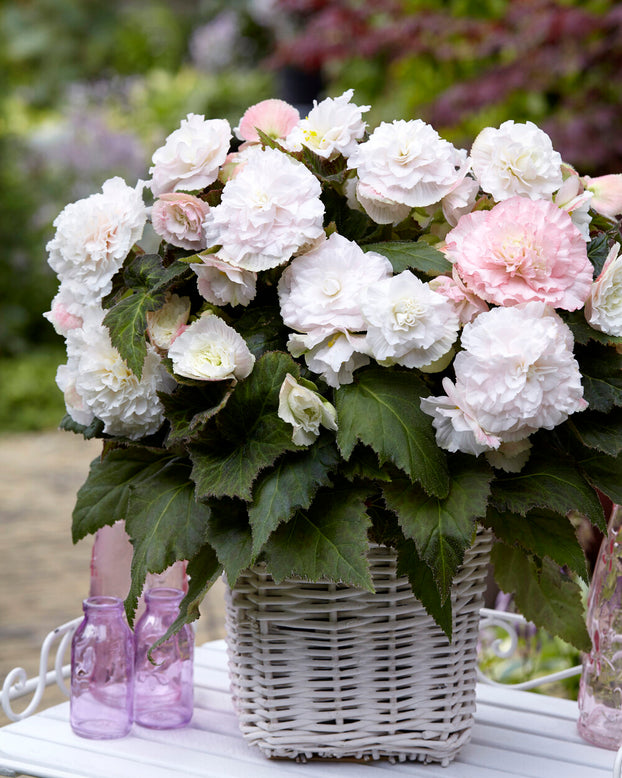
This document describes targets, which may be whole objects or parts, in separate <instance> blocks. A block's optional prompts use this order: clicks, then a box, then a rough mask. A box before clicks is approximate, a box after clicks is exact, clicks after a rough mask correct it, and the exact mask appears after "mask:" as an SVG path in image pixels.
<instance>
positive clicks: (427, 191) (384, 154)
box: [348, 119, 468, 208]
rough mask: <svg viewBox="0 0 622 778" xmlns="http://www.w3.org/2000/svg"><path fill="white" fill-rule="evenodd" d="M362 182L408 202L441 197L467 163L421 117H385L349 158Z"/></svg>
mask: <svg viewBox="0 0 622 778" xmlns="http://www.w3.org/2000/svg"><path fill="white" fill-rule="evenodd" d="M348 168H350V169H351V170H356V171H357V174H358V177H359V180H360V182H361V185H363V186H366V187H370V190H373V191H375V192H377V193H378V196H379V197H381V198H385V199H386V200H390V201H392V202H394V203H398V204H401V205H407V206H409V207H410V208H421V207H425V206H427V205H433V204H434V203H438V202H440V201H441V200H442V199H443V197H445V196H446V195H448V194H449V193H450V192H451V191H452V190H453V189H454V187H455V186H456V184H458V183H459V182H460V181H462V179H463V178H464V175H465V173H466V170H467V169H468V162H467V158H466V151H464V150H458V149H456V148H454V146H452V144H451V143H449V141H446V140H444V139H443V138H441V137H440V135H439V134H438V133H437V132H436V130H435V129H434V128H433V127H431V126H430V125H429V124H426V123H425V122H423V121H421V119H413V120H411V121H405V120H403V119H401V120H396V121H394V122H392V123H391V124H388V123H386V122H382V124H380V126H379V127H377V128H376V129H375V130H374V131H373V132H372V134H371V136H370V137H369V140H367V141H365V142H364V143H360V144H359V145H358V146H357V147H356V148H355V149H354V151H353V152H352V154H351V156H350V158H349V159H348Z"/></svg>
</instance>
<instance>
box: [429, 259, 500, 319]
mask: <svg viewBox="0 0 622 778" xmlns="http://www.w3.org/2000/svg"><path fill="white" fill-rule="evenodd" d="M428 284H429V287H430V289H432V290H433V291H435V292H438V293H439V294H442V295H444V296H445V297H446V298H447V299H448V300H449V301H450V302H451V303H452V304H453V307H454V310H455V312H456V314H457V316H458V319H459V320H460V324H461V325H464V324H468V322H470V321H473V319H474V318H475V317H476V316H477V315H478V314H480V313H483V312H484V311H487V310H488V304H487V303H486V302H484V300H482V299H481V298H479V297H478V296H477V295H475V294H473V292H470V291H469V290H468V289H467V288H466V286H465V285H464V284H463V283H462V280H461V279H460V276H459V275H458V273H457V272H456V268H455V267H452V272H451V276H436V278H432V279H431V280H430V281H429V282H428Z"/></svg>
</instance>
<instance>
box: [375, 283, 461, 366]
mask: <svg viewBox="0 0 622 778" xmlns="http://www.w3.org/2000/svg"><path fill="white" fill-rule="evenodd" d="M361 310H362V312H363V316H364V318H365V321H366V323H367V349H368V351H367V353H368V354H369V355H370V356H372V357H373V358H374V359H375V360H376V361H377V362H378V363H379V364H381V365H383V366H389V365H403V366H404V367H411V368H412V367H424V366H426V365H430V364H432V363H433V362H436V361H437V360H439V359H441V357H443V356H444V355H445V354H446V353H447V352H448V351H449V349H450V348H451V347H452V345H453V343H454V342H455V340H456V338H457V336H458V328H459V320H458V315H457V314H456V312H455V309H454V307H453V305H452V304H451V303H450V302H449V300H447V298H446V297H444V296H443V295H441V294H437V293H436V292H434V291H432V289H430V287H429V285H428V284H426V283H424V282H423V281H421V280H420V279H419V278H417V276H415V275H414V273H412V272H411V271H410V270H404V271H403V272H402V273H399V274H398V275H395V276H391V277H390V278H385V279H382V280H380V281H377V282H376V283H374V284H370V285H368V286H367V288H366V289H364V290H363V292H362V294H361Z"/></svg>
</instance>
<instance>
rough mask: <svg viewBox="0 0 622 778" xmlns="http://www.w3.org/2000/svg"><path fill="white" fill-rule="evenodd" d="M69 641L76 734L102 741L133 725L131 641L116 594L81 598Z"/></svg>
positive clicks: (126, 732) (132, 644) (121, 733)
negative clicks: (80, 615)
mask: <svg viewBox="0 0 622 778" xmlns="http://www.w3.org/2000/svg"><path fill="white" fill-rule="evenodd" d="M83 609H84V619H83V621H82V623H81V624H80V626H79V627H78V629H77V630H76V632H75V635H74V636H73V640H72V642H71V702H70V721H71V728H72V729H73V731H74V732H75V733H76V734H77V735H80V736H81V737H87V738H93V739H97V740H104V739H107V738H117V737H123V736H124V735H127V734H128V732H129V731H130V728H131V726H132V705H133V693H134V639H133V635H132V632H131V630H130V628H129V627H128V625H127V623H126V621H125V615H124V610H123V601H122V600H121V599H120V598H118V597H89V598H88V599H87V600H84V603H83Z"/></svg>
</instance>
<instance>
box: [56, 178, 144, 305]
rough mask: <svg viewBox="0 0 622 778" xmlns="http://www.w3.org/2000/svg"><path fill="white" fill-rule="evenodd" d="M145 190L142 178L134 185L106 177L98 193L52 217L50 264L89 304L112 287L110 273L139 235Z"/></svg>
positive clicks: (61, 279)
mask: <svg viewBox="0 0 622 778" xmlns="http://www.w3.org/2000/svg"><path fill="white" fill-rule="evenodd" d="M143 188H144V183H143V182H142V181H139V182H138V184H137V185H136V187H135V188H132V187H129V186H128V185H127V184H126V183H125V181H123V179H121V178H119V177H118V176H117V177H115V178H110V179H108V180H107V181H106V182H105V183H104V185H103V187H102V191H101V192H99V193H97V194H92V195H90V196H89V197H86V198H84V199H83V200H78V201H77V202H75V203H70V204H69V205H67V206H65V208H64V209H63V210H62V211H61V212H60V214H59V215H58V216H57V217H56V219H55V220H54V227H56V233H55V235H54V237H53V238H52V240H50V241H49V242H48V244H47V246H46V248H47V250H48V251H49V258H48V263H49V265H50V267H51V268H52V269H53V270H54V271H56V274H57V275H58V277H59V279H60V281H61V282H62V283H63V285H64V286H65V287H66V288H68V289H70V291H71V293H72V294H73V295H74V297H75V299H76V300H77V301H81V302H84V303H90V302H91V301H93V300H96V299H100V298H102V297H103V296H104V295H106V294H108V292H109V291H110V290H111V288H112V277H113V275H114V274H115V273H116V272H117V270H119V268H120V267H121V265H122V264H123V261H124V260H125V258H126V257H127V254H128V252H129V250H130V249H131V248H132V246H133V245H134V243H136V241H137V240H139V239H140V237H141V236H142V234H143V229H144V227H145V223H146V221H147V208H146V206H145V204H144V202H143V199H142V191H143Z"/></svg>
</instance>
